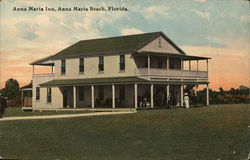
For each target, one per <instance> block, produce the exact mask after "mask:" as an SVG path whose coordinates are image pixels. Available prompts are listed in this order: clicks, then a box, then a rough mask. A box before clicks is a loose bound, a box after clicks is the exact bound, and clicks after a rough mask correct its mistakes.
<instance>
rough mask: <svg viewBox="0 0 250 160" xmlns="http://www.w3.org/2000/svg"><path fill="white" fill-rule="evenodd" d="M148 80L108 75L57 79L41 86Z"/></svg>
mask: <svg viewBox="0 0 250 160" xmlns="http://www.w3.org/2000/svg"><path fill="white" fill-rule="evenodd" d="M132 82H147V80H145V79H142V78H138V77H106V78H85V79H56V80H52V81H49V82H46V83H42V84H40V86H42V87H45V86H71V85H84V84H85V85H87V84H103V83H107V84H110V83H132Z"/></svg>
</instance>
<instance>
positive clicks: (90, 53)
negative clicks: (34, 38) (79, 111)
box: [31, 32, 209, 109]
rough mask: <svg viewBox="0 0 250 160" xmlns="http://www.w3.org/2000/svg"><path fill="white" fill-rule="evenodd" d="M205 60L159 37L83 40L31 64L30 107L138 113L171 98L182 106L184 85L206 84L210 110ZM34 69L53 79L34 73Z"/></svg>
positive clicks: (154, 34) (163, 36) (206, 61)
mask: <svg viewBox="0 0 250 160" xmlns="http://www.w3.org/2000/svg"><path fill="white" fill-rule="evenodd" d="M208 59H209V58H207V57H198V56H191V55H187V54H186V53H185V52H184V51H183V50H181V49H180V48H179V47H178V46H177V45H176V44H175V43H173V42H172V41H171V40H170V39H169V38H168V37H167V36H166V35H165V34H164V33H162V32H153V33H145V34H137V35H128V36H120V37H110V38H100V39H91V40H82V41H79V42H77V43H75V44H73V45H72V46H69V47H68V48H65V49H63V50H62V51H60V52H58V53H56V54H55V55H52V56H49V57H45V58H43V59H40V60H37V61H35V62H32V63H31V65H33V81H32V82H33V85H32V86H33V99H32V107H33V109H43V108H84V107H86V108H100V107H106V108H109V107H110V108H120V107H125V108H138V107H140V106H141V104H142V101H143V102H145V101H146V102H147V106H148V107H152V108H153V107H159V106H163V105H166V99H167V97H168V96H169V95H170V94H171V96H172V97H173V104H172V105H174V106H183V95H184V93H183V92H184V91H183V90H184V87H185V86H187V85H195V86H196V87H197V86H198V85H206V87H207V105H209V91H208V84H209V81H208ZM194 61H195V63H193V62H194ZM200 61H205V64H206V70H205V71H200V69H199V62H200ZM184 63H187V66H188V68H187V69H185V68H184ZM194 64H196V65H197V66H196V67H195V69H192V68H194ZM37 65H42V66H48V67H51V74H46V75H44V74H35V73H34V67H35V66H37Z"/></svg>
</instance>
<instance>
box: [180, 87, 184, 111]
mask: <svg viewBox="0 0 250 160" xmlns="http://www.w3.org/2000/svg"><path fill="white" fill-rule="evenodd" d="M183 98H184V97H183V84H182V85H181V106H182V107H183Z"/></svg>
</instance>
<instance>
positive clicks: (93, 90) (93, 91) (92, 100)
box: [91, 85, 95, 108]
mask: <svg viewBox="0 0 250 160" xmlns="http://www.w3.org/2000/svg"><path fill="white" fill-rule="evenodd" d="M91 107H92V108H95V88H94V85H91Z"/></svg>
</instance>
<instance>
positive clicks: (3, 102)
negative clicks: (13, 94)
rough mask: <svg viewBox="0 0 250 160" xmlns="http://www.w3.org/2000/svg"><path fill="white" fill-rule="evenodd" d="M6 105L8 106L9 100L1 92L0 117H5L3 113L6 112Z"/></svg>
mask: <svg viewBox="0 0 250 160" xmlns="http://www.w3.org/2000/svg"><path fill="white" fill-rule="evenodd" d="M6 107H7V102H6V100H5V98H4V97H3V96H2V94H1V93H0V118H3V114H4V111H5V108H6Z"/></svg>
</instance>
